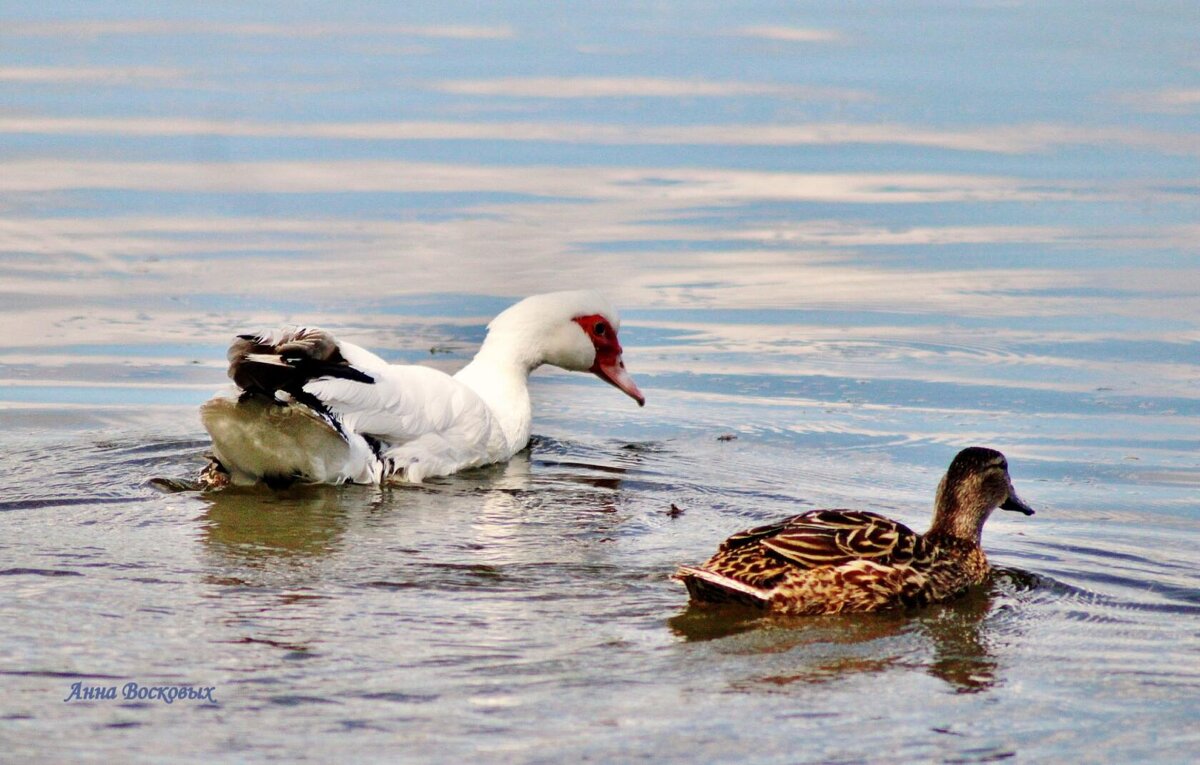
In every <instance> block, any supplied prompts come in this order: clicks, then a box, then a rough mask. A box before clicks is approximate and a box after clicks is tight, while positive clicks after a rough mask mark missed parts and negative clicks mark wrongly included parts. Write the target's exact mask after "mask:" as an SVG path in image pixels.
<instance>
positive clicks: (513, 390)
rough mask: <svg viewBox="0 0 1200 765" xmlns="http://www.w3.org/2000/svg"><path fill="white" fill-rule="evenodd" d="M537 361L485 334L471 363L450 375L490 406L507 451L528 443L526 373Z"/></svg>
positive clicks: (530, 412)
mask: <svg viewBox="0 0 1200 765" xmlns="http://www.w3.org/2000/svg"><path fill="white" fill-rule="evenodd" d="M541 364H542V362H541V360H540V359H537V358H535V357H533V356H532V355H531V354H529V353H524V352H522V351H521V349H520V348H518V347H515V346H514V344H512V343H506V342H504V341H503V338H496V337H493V336H492V335H488V337H487V339H486V340H484V342H483V345H482V346H481V347H480V349H479V353H477V354H475V358H474V359H472V360H471V363H470V364H467V365H466V366H465V367H463V368H462V369H461V370H459V372H458V373H457V374H456V375H454V378H455V379H456V380H458V381H459V382H461V383H463V384H464V385H466V386H467V387H468V388H470V389H471V390H473V391H475V393H476V394H477V395H478V396H479V397H480V398H482V399H483V401H484V403H486V404H487V405H488V408H489V409H491V410H492V416H493V417H495V418H496V422H498V423H499V424H500V429H501V430H502V431H503V432H504V438H505V440H506V441H508V448H509V454H510V455H511V454H516V453H517V452H519V451H521V450H522V449H524V448H525V446H526V444H528V443H529V432H530V428H531V426H532V422H533V405H532V403H531V401H530V399H529V374H530V373H531V372H533V370H535V369H537V368H538V367H539V366H541Z"/></svg>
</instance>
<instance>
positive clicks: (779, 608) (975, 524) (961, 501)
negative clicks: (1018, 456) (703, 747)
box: [675, 446, 1033, 616]
mask: <svg viewBox="0 0 1200 765" xmlns="http://www.w3.org/2000/svg"><path fill="white" fill-rule="evenodd" d="M997 507H999V508H1000V509H1002V510H1015V511H1017V512H1019V513H1024V514H1025V515H1033V510H1032V509H1031V508H1030V507H1029V505H1027V504H1025V503H1024V502H1022V501H1021V499H1020V498H1019V497H1017V493H1016V491H1014V490H1013V486H1012V480H1011V479H1010V478H1009V476H1008V462H1007V460H1005V458H1004V455H1003V454H1001V453H1000V452H998V451H995V450H994V449H985V448H983V447H978V446H973V447H970V448H968V449H963V450H962V451H961V452H959V453H958V455H957V456H956V457H955V458H954V461H953V462H951V463H950V468H949V469H948V470H947V471H946V475H945V477H944V478H942V482H941V484H939V485H938V490H937V500H936V503H935V506H934V512H933V524H932V525H931V526H930V527H929V531H927V532H925V533H924V534H917V533H916V532H914V531H912V529H909V528H908V527H907V526H905V525H904V524H902V523H897V522H896V521H893V520H890V519H888V518H885V517H883V516H882V515H877V514H875V513H868V512H863V511H860V510H812V511H810V512H807V513H802V514H800V515H796V516H792V517H791V518H787V519H785V520H783V521H780V522H778V523H773V524H769V525H766V526H758V527H756V528H753V529H748V530H746V531H743V532H741V533H738V534H734V535H733V536H731V537H730V538H729V539H726V540H725V542H724V543H723V544H722V545H721V547H720V549H718V550H717V554H716V555H714V556H713V557H712V558H710V559H709V560H708V562H706V563H704V564H703V565H700V566H684V567H682V568H680V569H679V571H678V572H677V573H676V574H675V578H676V579H679V580H681V581H682V582H683V583H684V584H685V585H687V588H688V593H689V594H690V595H691V597H692V600H693V601H695V602H701V603H745V604H749V605H754V606H758V607H760V608H764V609H768V610H771V611H775V612H778V613H781V614H789V615H797V616H799V615H809V614H835V613H850V612H863V611H882V610H885V609H889V608H905V607H916V606H923V605H925V604H927V603H937V602H939V601H943V600H949V599H951V598H954V597H956V596H958V595H961V594H962V593H963V592H964V591H965V590H966V589H967V588H968V587H970V586H971V585H976V584H981V583H982V582H983V581H984V580H985V579H986V578H987V575H988V572H989V570H990V567H989V566H988V562H987V556H985V555H984V554H983V549H982V548H981V547H980V546H979V539H980V535H981V534H982V533H983V524H984V522H985V521H987V519H988V516H989V515H991V514H992V511H993V510H994V509H996V508H997Z"/></svg>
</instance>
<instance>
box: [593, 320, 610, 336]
mask: <svg viewBox="0 0 1200 765" xmlns="http://www.w3.org/2000/svg"><path fill="white" fill-rule="evenodd" d="M592 331H593V332H595V333H596V337H604V335H605V333H606V332H608V325H607V324H605V323H604V322H602V321H598V322H596V326H595V327H593V328H592Z"/></svg>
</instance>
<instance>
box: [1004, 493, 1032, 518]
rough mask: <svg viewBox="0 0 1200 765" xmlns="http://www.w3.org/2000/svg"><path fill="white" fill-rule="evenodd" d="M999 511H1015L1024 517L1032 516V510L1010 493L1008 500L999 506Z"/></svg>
mask: <svg viewBox="0 0 1200 765" xmlns="http://www.w3.org/2000/svg"><path fill="white" fill-rule="evenodd" d="M1000 509H1001V510H1016V511H1017V512H1018V513H1024V514H1025V515H1033V508H1032V507H1030V506H1029V505H1027V504H1025V503H1024V502H1023V501H1022V500H1021V498H1020V497H1018V496H1017V495H1016V494H1012V493H1010V494H1009V495H1008V499H1006V500H1004V504H1003V505H1000Z"/></svg>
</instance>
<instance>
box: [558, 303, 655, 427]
mask: <svg viewBox="0 0 1200 765" xmlns="http://www.w3.org/2000/svg"><path fill="white" fill-rule="evenodd" d="M574 321H575V323H576V324H578V325H579V326H580V327H582V328H583V331H584V333H585V334H586V335H587V336H588V339H590V340H591V341H592V345H593V346H595V348H596V361H595V363H593V364H592V368H591V370H589V371H591V372H592V374H594V375H596V376H597V377H599V378H600V379H601V380H604V381H605V382H607V383H609V384H611V385H615V386H616V387H618V388H620V389H621V390H623V391H624V392H625V393H626V395H628V396H629V397H630V398H632V399H633V400H634V401H636V402H638V406H645V405H646V397H645V396H643V395H642V392H641V391H640V390H638V386H637V383H635V382H634V381H633V378H632V377H630V375H629V373H628V372H626V371H625V362H624V361H623V360H622V358H621V343H620V341H619V340H618V339H617V330H616V328H615V327H614V326H613V325H612V323H611V322H610V321H609V320H608V319H606V318H605V317H604V316H601V315H600V314H591V315H589V316H576V317H575V319H574Z"/></svg>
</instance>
